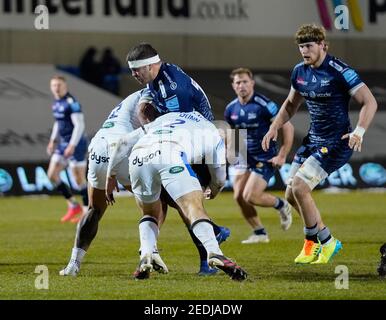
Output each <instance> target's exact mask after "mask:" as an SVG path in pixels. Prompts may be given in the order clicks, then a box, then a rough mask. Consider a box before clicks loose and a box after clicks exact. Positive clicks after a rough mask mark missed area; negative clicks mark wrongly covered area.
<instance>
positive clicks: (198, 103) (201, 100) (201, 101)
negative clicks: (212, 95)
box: [189, 77, 214, 121]
mask: <svg viewBox="0 0 386 320" xmlns="http://www.w3.org/2000/svg"><path fill="white" fill-rule="evenodd" d="M189 78H190V77H189ZM190 86H191V92H192V98H193V100H194V101H195V110H196V111H198V112H199V113H201V114H202V115H203V116H204V118H205V119H207V120H209V121H213V120H214V116H213V112H212V107H211V105H210V102H209V99H208V97H207V96H206V94H205V92H204V90H202V88H201V87H200V85H199V84H198V83H197V82H196V81H194V80H193V79H192V78H190Z"/></svg>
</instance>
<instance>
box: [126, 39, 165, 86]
mask: <svg viewBox="0 0 386 320" xmlns="http://www.w3.org/2000/svg"><path fill="white" fill-rule="evenodd" d="M126 61H127V64H128V65H129V68H130V70H131V75H132V76H133V77H134V78H135V79H136V80H137V81H138V82H139V83H140V84H148V83H149V82H151V81H153V80H154V79H155V77H156V76H157V74H158V71H159V68H160V65H161V59H160V57H159V55H158V52H157V50H155V49H154V48H153V47H152V46H151V45H150V44H148V43H140V44H139V45H137V46H135V47H133V48H131V49H130V50H129V53H128V54H127V57H126Z"/></svg>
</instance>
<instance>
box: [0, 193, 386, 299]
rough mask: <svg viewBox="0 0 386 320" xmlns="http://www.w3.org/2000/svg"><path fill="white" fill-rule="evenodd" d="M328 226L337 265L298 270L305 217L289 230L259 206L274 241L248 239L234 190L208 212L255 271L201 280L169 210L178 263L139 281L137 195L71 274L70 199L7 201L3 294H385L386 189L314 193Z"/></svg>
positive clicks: (0, 232)
mask: <svg viewBox="0 0 386 320" xmlns="http://www.w3.org/2000/svg"><path fill="white" fill-rule="evenodd" d="M315 199H316V202H317V204H318V206H319V208H320V210H321V212H322V215H323V218H324V221H325V223H326V224H327V225H328V226H329V227H330V229H331V230H332V231H333V234H334V235H335V236H336V237H337V238H339V239H340V240H341V241H342V243H343V250H342V251H341V252H340V254H339V255H337V256H336V257H335V259H334V260H333V262H332V263H331V264H328V265H323V266H311V265H309V266H297V265H295V264H294V263H293V259H294V258H295V256H296V255H297V254H298V253H299V251H300V249H301V247H302V244H303V232H302V223H301V220H300V218H299V217H298V216H297V215H296V214H295V215H294V224H293V226H292V227H291V229H290V230H289V231H287V232H283V231H281V229H280V225H279V219H278V216H277V214H276V212H275V211H274V210H272V209H260V210H259V212H260V214H261V217H262V220H263V223H264V225H265V227H266V228H267V230H268V232H269V235H270V238H271V242H270V243H268V244H258V245H256V244H254V245H241V244H240V241H241V240H243V239H244V238H246V237H247V236H248V235H249V234H250V232H251V231H250V229H249V227H248V226H247V224H246V222H245V221H244V220H243V218H242V217H241V215H240V213H239V210H238V208H237V206H236V204H235V202H234V201H233V200H232V194H231V193H223V194H221V195H220V196H219V198H218V199H215V200H213V201H207V202H206V208H207V210H208V212H209V215H210V216H211V217H212V219H213V220H214V221H216V222H217V223H218V224H220V225H225V226H228V227H229V228H230V229H231V231H232V234H231V237H230V238H229V239H228V240H227V241H226V242H225V243H223V245H222V249H223V251H224V253H225V254H226V255H227V256H229V257H231V258H233V259H235V260H236V261H237V262H238V263H239V264H240V265H241V266H243V267H244V268H245V269H246V270H247V271H248V274H249V277H248V280H247V281H245V282H242V283H239V282H234V281H231V280H230V279H229V278H228V277H227V276H226V275H225V274H224V273H222V272H221V271H220V272H219V273H218V274H217V275H215V276H213V277H206V278H202V277H198V276H197V275H196V272H197V271H198V262H199V261H198V260H199V259H198V255H197V253H196V249H195V247H194V246H193V244H192V243H191V240H190V237H189V235H188V233H187V231H186V229H185V227H184V225H183V223H182V222H181V220H180V218H179V216H178V214H177V213H176V212H175V211H174V210H170V211H169V214H168V218H167V220H166V223H165V225H164V226H163V228H162V230H161V234H160V238H159V248H160V249H161V255H162V257H163V259H164V261H165V262H166V264H167V265H168V267H169V269H170V273H169V274H167V275H162V274H157V273H153V274H152V275H151V278H150V279H149V280H145V281H134V280H132V278H131V274H132V272H133V271H134V269H135V268H136V266H137V263H138V247H139V240H138V225H137V221H138V219H139V212H138V210H137V209H136V207H135V203H134V200H133V199H132V198H118V199H117V203H116V205H114V207H112V208H109V209H108V211H107V212H106V215H105V217H104V218H103V220H102V221H101V224H100V227H99V233H98V235H97V237H96V239H95V240H94V242H93V244H92V246H91V248H90V249H89V252H88V253H87V255H86V257H85V259H84V263H83V264H82V269H81V273H80V274H79V275H78V277H76V278H72V277H71V278H68V277H66V278H63V277H60V276H59V275H58V271H59V270H60V269H61V268H62V267H64V266H65V265H66V263H67V261H68V258H69V256H70V253H71V248H72V245H73V239H74V232H75V225H73V224H70V223H67V224H61V223H60V222H59V220H60V217H61V215H62V214H63V211H64V210H65V203H64V201H63V199H62V198H60V197H50V198H2V199H0V243H1V245H0V299H187V300H189V299H205V300H210V299H226V300H227V299H248V300H259V299H385V298H386V281H382V280H380V279H379V278H378V276H377V273H376V267H377V264H378V261H379V257H380V255H379V251H378V249H379V247H380V245H381V244H382V243H384V242H386V234H385V221H386V219H385V218H386V217H385V215H386V197H385V194H375V193H374V194H371V193H360V192H352V193H348V194H324V193H316V194H315ZM37 265H46V266H47V267H48V270H49V289H48V290H37V289H36V288H35V279H36V277H37V276H38V274H35V273H34V270H35V267H36V266H37ZM337 265H345V266H347V267H348V270H349V289H348V290H345V289H341V290H338V289H336V288H335V278H336V277H337V276H338V274H335V267H336V266H337Z"/></svg>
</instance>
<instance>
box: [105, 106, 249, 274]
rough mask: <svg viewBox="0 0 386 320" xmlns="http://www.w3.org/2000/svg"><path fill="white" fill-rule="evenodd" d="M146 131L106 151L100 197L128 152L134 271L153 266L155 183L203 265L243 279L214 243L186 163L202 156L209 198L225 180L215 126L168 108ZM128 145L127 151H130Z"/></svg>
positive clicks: (157, 214)
mask: <svg viewBox="0 0 386 320" xmlns="http://www.w3.org/2000/svg"><path fill="white" fill-rule="evenodd" d="M145 130H146V132H147V134H146V135H144V136H143V137H141V138H140V139H139V140H138V141H137V142H136V143H135V145H134V143H133V142H134V141H135V134H134V133H132V134H129V135H126V137H125V138H122V139H121V140H120V142H119V143H118V145H117V146H116V148H115V151H114V152H112V153H111V158H110V161H109V169H108V179H107V184H106V197H107V199H108V201H110V202H113V199H112V198H111V192H112V191H113V189H114V188H115V187H116V182H115V181H114V177H115V176H116V175H117V173H118V170H117V168H118V165H119V163H120V162H121V161H122V159H123V158H124V157H125V156H126V155H127V154H128V153H130V157H129V173H130V180H131V185H132V191H133V193H134V195H135V198H136V201H137V204H138V207H139V208H140V210H141V212H142V214H143V218H142V219H141V221H140V225H139V231H140V242H141V258H140V263H139V266H138V268H137V270H136V272H135V274H134V276H135V278H136V279H146V278H148V277H149V275H150V272H151V271H152V270H153V261H152V260H153V258H152V252H153V248H154V246H156V243H157V237H158V233H159V221H162V219H163V218H162V203H161V201H160V194H161V187H162V186H163V187H164V188H165V189H166V191H167V192H168V194H169V195H170V196H171V197H172V198H173V200H174V201H175V202H176V203H177V205H178V206H179V207H180V208H181V210H182V212H183V214H184V215H185V218H186V219H187V220H188V221H189V222H190V225H191V229H192V231H193V233H194V234H195V236H196V237H197V238H198V239H199V240H200V241H201V243H202V244H203V246H204V247H205V249H206V251H207V253H208V261H209V265H211V266H212V267H218V268H219V269H221V270H223V271H224V272H225V273H227V274H228V275H229V276H230V277H231V278H232V279H234V280H244V279H246V277H247V274H246V272H245V271H244V270H243V269H241V268H240V266H238V265H237V264H236V263H234V262H233V261H231V260H230V259H228V258H227V257H225V256H224V255H223V253H222V251H221V249H220V248H219V244H218V242H217V240H216V236H215V234H214V231H213V227H212V224H211V221H210V219H209V217H208V215H207V213H206V211H205V209H204V207H203V203H202V201H203V198H204V197H203V192H202V189H201V185H200V183H199V181H198V179H197V177H196V175H195V173H194V171H193V170H192V168H191V166H190V163H201V161H202V160H203V159H205V162H206V164H207V165H208V169H209V172H210V175H211V180H210V184H209V190H210V194H209V197H210V198H214V197H215V196H216V195H217V194H218V193H219V192H220V191H221V189H222V187H223V186H224V183H225V178H226V171H225V148H224V142H223V140H222V138H221V137H220V135H219V133H218V131H217V129H216V127H215V126H214V125H213V124H212V123H211V122H209V121H208V120H206V119H205V118H204V117H203V116H202V115H201V114H199V113H198V112H188V113H178V112H173V113H168V114H166V115H163V116H161V117H159V118H157V119H156V120H155V121H154V122H152V123H150V124H148V125H147V126H145ZM131 148H132V150H130V149H131Z"/></svg>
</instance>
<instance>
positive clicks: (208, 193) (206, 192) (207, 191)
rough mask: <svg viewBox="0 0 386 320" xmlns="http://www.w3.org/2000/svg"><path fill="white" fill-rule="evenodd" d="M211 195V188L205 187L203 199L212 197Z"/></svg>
mask: <svg viewBox="0 0 386 320" xmlns="http://www.w3.org/2000/svg"><path fill="white" fill-rule="evenodd" d="M211 196H212V190H210V188H209V187H207V188H206V189H205V190H204V199H205V200H210V199H213V198H211Z"/></svg>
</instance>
